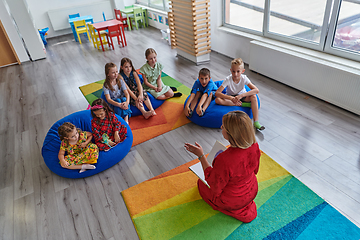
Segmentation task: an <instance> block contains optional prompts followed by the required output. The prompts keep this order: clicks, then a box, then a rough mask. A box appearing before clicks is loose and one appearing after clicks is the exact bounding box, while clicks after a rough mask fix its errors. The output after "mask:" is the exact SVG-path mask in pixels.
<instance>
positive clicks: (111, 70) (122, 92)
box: [103, 63, 131, 123]
mask: <svg viewBox="0 0 360 240" xmlns="http://www.w3.org/2000/svg"><path fill="white" fill-rule="evenodd" d="M105 75H106V79H105V82H104V86H103V91H104V95H105V98H106V101H107V103H108V104H109V107H111V108H112V109H113V110H114V112H115V113H116V114H118V115H119V116H120V117H122V118H123V119H124V120H125V121H126V122H127V123H129V117H130V116H131V110H130V105H129V103H130V95H129V92H128V90H127V88H126V85H125V83H124V81H122V80H120V79H118V70H117V67H116V65H115V64H114V63H107V64H106V65H105Z"/></svg>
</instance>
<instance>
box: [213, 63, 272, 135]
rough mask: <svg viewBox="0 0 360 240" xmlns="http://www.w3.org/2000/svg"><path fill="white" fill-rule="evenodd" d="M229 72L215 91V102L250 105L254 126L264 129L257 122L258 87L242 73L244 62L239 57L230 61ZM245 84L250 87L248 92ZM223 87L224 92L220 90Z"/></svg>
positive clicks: (226, 104)
mask: <svg viewBox="0 0 360 240" xmlns="http://www.w3.org/2000/svg"><path fill="white" fill-rule="evenodd" d="M230 72H231V75H230V76H228V77H227V78H225V80H224V82H223V83H222V84H221V86H220V87H219V89H218V90H217V91H216V93H215V96H216V99H215V103H217V104H220V105H225V106H242V107H251V110H252V113H253V117H254V127H255V128H256V129H258V130H264V129H265V127H264V126H262V125H261V124H260V123H259V109H258V101H257V97H256V94H258V93H259V89H258V88H257V87H256V86H255V85H254V84H252V83H251V82H250V80H249V78H248V77H247V76H246V75H244V72H245V68H244V62H243V60H242V59H241V58H236V59H234V60H232V61H231V68H230ZM245 85H247V86H248V87H249V88H250V91H249V92H247V91H246V89H245ZM225 88H226V94H223V93H222V91H223V90H224V89H225Z"/></svg>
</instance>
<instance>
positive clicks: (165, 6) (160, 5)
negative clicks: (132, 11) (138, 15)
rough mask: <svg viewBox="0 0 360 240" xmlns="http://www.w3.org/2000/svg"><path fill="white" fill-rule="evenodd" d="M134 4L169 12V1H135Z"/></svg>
mask: <svg viewBox="0 0 360 240" xmlns="http://www.w3.org/2000/svg"><path fill="white" fill-rule="evenodd" d="M136 3H138V4H142V5H145V6H149V7H152V8H157V9H160V10H164V11H168V10H169V0H136Z"/></svg>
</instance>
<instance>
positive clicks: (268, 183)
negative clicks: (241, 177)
mask: <svg viewBox="0 0 360 240" xmlns="http://www.w3.org/2000/svg"><path fill="white" fill-rule="evenodd" d="M289 176H291V175H290V174H287V175H284V176H280V177H277V178H272V179H269V180H266V181H263V182H259V191H261V190H263V189H265V188H267V187H269V186H271V185H273V184H274V183H276V182H278V181H280V180H282V179H284V178H286V177H289Z"/></svg>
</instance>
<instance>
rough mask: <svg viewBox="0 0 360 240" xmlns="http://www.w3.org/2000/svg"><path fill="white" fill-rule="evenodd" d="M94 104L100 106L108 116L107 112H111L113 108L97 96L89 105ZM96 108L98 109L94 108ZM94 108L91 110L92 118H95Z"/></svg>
mask: <svg viewBox="0 0 360 240" xmlns="http://www.w3.org/2000/svg"><path fill="white" fill-rule="evenodd" d="M95 105H99V106H102V107H103V109H104V111H105V113H106V116H107V117H109V112H113V110H112V109H111V108H110V107H109V105H108V104H107V103H106V102H105V100H104V99H101V98H98V99H96V100H94V101H93V102H92V104H91V106H92V107H93V106H95ZM96 110H99V109H96ZM96 110H91V116H92V117H93V118H97V117H96V115H95V113H94V111H96Z"/></svg>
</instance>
